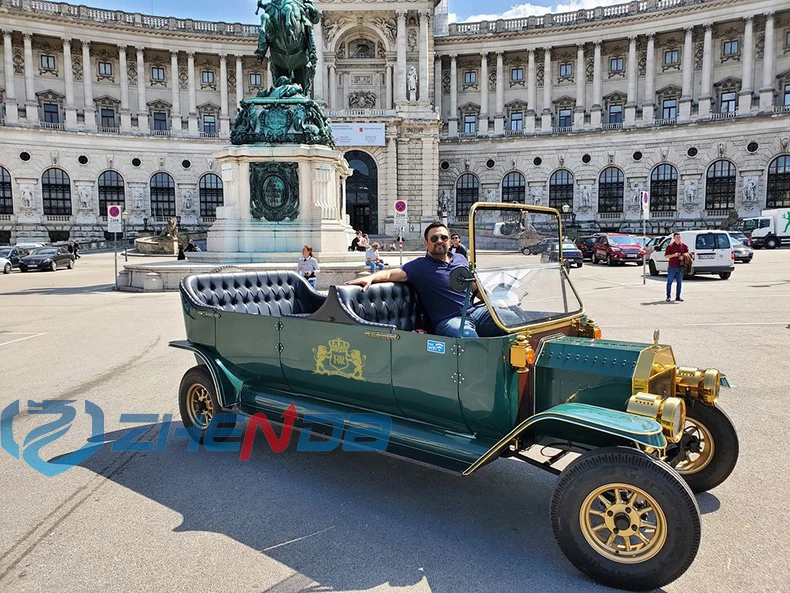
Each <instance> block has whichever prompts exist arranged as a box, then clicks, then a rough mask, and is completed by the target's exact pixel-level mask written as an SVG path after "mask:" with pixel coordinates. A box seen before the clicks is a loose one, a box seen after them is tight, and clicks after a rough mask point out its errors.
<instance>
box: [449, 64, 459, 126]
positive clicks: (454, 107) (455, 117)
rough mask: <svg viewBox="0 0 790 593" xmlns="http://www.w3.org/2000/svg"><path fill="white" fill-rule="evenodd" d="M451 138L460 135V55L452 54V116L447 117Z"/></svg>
mask: <svg viewBox="0 0 790 593" xmlns="http://www.w3.org/2000/svg"><path fill="white" fill-rule="evenodd" d="M447 132H448V135H449V136H450V138H457V137H458V56H457V55H456V54H450V117H448V118H447Z"/></svg>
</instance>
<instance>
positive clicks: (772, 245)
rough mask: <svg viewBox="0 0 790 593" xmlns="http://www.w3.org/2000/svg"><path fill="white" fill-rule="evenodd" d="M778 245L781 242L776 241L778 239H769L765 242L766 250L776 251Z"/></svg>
mask: <svg viewBox="0 0 790 593" xmlns="http://www.w3.org/2000/svg"><path fill="white" fill-rule="evenodd" d="M777 245H779V242H778V241H777V240H776V237H768V238H767V239H766V240H765V248H766V249H776V246H777Z"/></svg>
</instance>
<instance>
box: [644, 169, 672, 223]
mask: <svg viewBox="0 0 790 593" xmlns="http://www.w3.org/2000/svg"><path fill="white" fill-rule="evenodd" d="M677 204H678V170H677V169H675V167H673V166H672V165H659V166H658V167H656V168H655V169H653V172H652V173H651V174H650V211H651V212H674V211H675V210H677Z"/></svg>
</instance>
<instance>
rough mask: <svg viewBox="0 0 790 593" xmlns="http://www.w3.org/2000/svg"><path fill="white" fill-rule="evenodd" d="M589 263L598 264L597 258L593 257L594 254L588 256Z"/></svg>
mask: <svg viewBox="0 0 790 593" xmlns="http://www.w3.org/2000/svg"><path fill="white" fill-rule="evenodd" d="M590 263H591V264H593V265H595V264H597V263H598V258H597V257H596V256H595V254H594V253H593V254H591V255H590Z"/></svg>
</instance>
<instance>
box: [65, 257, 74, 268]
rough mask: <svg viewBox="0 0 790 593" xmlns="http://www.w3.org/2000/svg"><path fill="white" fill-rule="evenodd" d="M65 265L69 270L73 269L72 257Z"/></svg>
mask: <svg viewBox="0 0 790 593" xmlns="http://www.w3.org/2000/svg"><path fill="white" fill-rule="evenodd" d="M67 267H68V269H69V270H73V269H74V260H73V259H70V260H69V263H68V266H67Z"/></svg>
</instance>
